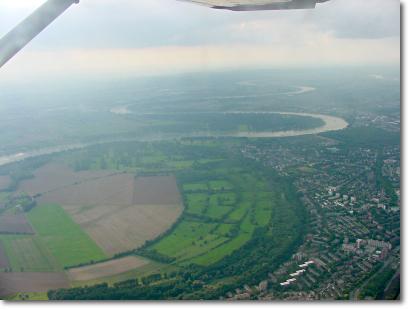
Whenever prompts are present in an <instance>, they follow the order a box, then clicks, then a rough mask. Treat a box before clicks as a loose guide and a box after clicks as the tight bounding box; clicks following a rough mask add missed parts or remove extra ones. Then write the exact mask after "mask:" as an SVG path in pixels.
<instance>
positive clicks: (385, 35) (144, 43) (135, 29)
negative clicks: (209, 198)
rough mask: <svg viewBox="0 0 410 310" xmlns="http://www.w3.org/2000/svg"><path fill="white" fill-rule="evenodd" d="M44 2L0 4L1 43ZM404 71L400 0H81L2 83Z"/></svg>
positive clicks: (6, 0)
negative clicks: (216, 3)
mask: <svg viewBox="0 0 410 310" xmlns="http://www.w3.org/2000/svg"><path fill="white" fill-rule="evenodd" d="M43 2H44V0H0V36H2V35H4V34H6V33H7V31H9V30H10V29H11V28H12V27H13V26H14V25H16V24H17V23H18V22H19V21H21V20H22V19H23V18H24V17H26V16H27V15H28V14H30V13H31V12H32V11H33V10H34V9H35V8H37V7H38V6H39V5H41V4H42V3H43ZM399 63H400V2H399V0H331V1H329V2H327V3H323V4H319V5H318V6H317V8H316V9H315V10H292V11H263V12H231V11H220V10H212V9H209V8H207V7H203V6H199V5H195V4H191V3H186V2H179V1H176V0H81V1H80V4H78V5H75V6H73V7H71V8H70V9H69V10H68V11H67V12H65V13H64V15H62V16H61V17H60V18H59V19H58V20H57V21H56V22H54V23H53V24H52V25H51V26H50V27H49V28H47V29H46V30H45V31H44V32H43V33H42V34H41V35H40V36H38V37H37V38H36V39H35V40H34V41H33V42H32V43H30V45H29V46H28V47H27V48H25V49H24V50H23V51H22V52H21V53H20V54H18V55H17V56H16V57H15V58H14V59H13V60H12V61H10V62H9V63H8V64H7V65H6V66H5V67H3V68H2V69H1V71H0V79H1V80H7V79H18V78H21V77H22V76H25V77H27V78H38V77H48V78H50V77H54V76H60V75H65V76H72V75H81V76H89V75H91V76H92V75H103V74H107V75H119V76H127V75H131V76H138V75H152V74H154V75H157V74H173V73H181V72H191V71H201V72H202V71H213V70H227V69H228V70H229V69H238V68H240V69H243V68H271V67H272V68H278V67H281V68H282V67H320V66H346V65H349V66H363V65H378V66H379V65H396V66H397V65H398V64H399Z"/></svg>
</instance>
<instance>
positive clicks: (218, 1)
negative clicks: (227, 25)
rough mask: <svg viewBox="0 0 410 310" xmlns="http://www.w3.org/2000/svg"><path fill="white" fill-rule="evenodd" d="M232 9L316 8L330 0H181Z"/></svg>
mask: <svg viewBox="0 0 410 310" xmlns="http://www.w3.org/2000/svg"><path fill="white" fill-rule="evenodd" d="M179 1H184V2H192V3H196V4H201V5H205V6H208V7H210V8H213V9H225V10H231V11H261V10H294V9H314V8H315V7H316V4H317V3H322V2H326V1H329V0H179Z"/></svg>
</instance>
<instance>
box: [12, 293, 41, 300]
mask: <svg viewBox="0 0 410 310" xmlns="http://www.w3.org/2000/svg"><path fill="white" fill-rule="evenodd" d="M5 300H9V301H25V300H28V301H46V300H48V296H47V293H18V294H14V295H12V296H9V297H6V298H5Z"/></svg>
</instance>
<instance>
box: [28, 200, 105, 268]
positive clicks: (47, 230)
mask: <svg viewBox="0 0 410 310" xmlns="http://www.w3.org/2000/svg"><path fill="white" fill-rule="evenodd" d="M28 217H29V220H30V222H31V223H32V225H33V227H34V229H35V230H36V232H37V233H38V236H39V238H40V239H41V240H42V242H43V243H44V244H45V246H46V247H47V249H48V250H49V251H50V253H51V254H52V256H53V257H55V258H56V259H57V261H58V262H59V263H60V264H61V266H63V267H69V266H74V265H78V264H81V263H85V262H90V261H98V260H101V259H104V258H105V255H104V253H103V252H102V250H101V249H100V248H99V247H98V246H97V245H96V244H95V243H94V241H93V240H92V239H91V238H90V237H89V236H88V235H87V234H86V233H84V232H83V230H82V229H81V227H80V226H79V225H78V224H76V223H74V222H73V220H72V219H71V218H70V217H69V216H68V215H67V213H66V212H65V211H64V210H63V209H62V208H61V207H60V206H58V205H43V206H40V207H37V208H34V209H33V210H32V211H31V212H30V213H29V214H28Z"/></svg>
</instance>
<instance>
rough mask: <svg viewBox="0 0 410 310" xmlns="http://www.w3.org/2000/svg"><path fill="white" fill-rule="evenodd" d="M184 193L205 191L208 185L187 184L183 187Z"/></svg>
mask: <svg viewBox="0 0 410 310" xmlns="http://www.w3.org/2000/svg"><path fill="white" fill-rule="evenodd" d="M183 190H184V192H197V191H207V190H208V185H207V184H206V183H187V184H184V185H183Z"/></svg>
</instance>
